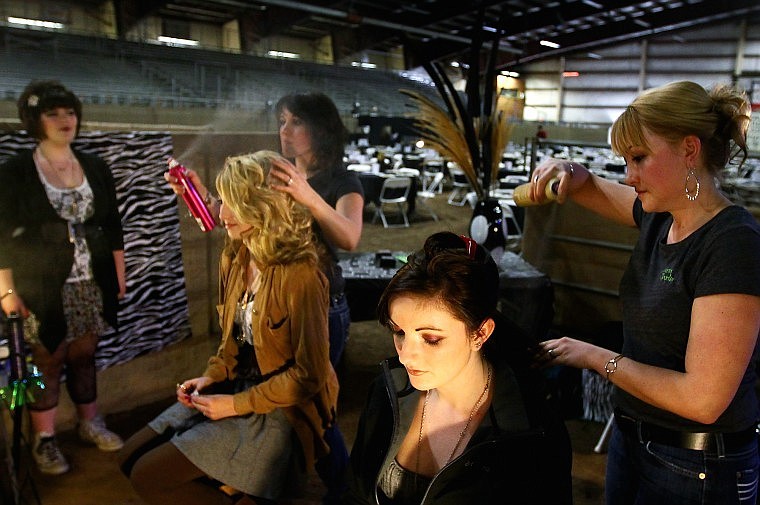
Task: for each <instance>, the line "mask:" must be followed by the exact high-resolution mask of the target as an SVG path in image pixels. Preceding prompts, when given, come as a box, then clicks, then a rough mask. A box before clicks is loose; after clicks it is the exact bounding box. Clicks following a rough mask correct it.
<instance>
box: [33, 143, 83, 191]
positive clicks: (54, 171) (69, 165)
mask: <svg viewBox="0 0 760 505" xmlns="http://www.w3.org/2000/svg"><path fill="white" fill-rule="evenodd" d="M35 152H36V153H38V154H39V161H40V162H41V164H42V165H43V166H46V167H47V169H48V170H47V172H48V173H49V174H50V175H51V176H54V177H55V178H56V179H57V180H58V182H60V183H61V185H62V186H63V188H62V189H68V188H73V187H76V186H77V184H66V181H64V179H63V178H62V174H64V173H68V174H69V176H72V175H73V172H74V156H73V155H72V154H71V153H69V157H68V159H67V160H66V164H64V165H61V166H60V167H54V166H53V164H52V163H51V162H50V160H48V159H47V157H45V155H44V154H43V152H42V149H41V148H40V147H39V146H37V150H36V151H35Z"/></svg>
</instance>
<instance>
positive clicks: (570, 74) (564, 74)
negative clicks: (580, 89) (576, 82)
mask: <svg viewBox="0 0 760 505" xmlns="http://www.w3.org/2000/svg"><path fill="white" fill-rule="evenodd" d="M580 76H581V74H580V72H576V71H568V72H562V77H580Z"/></svg>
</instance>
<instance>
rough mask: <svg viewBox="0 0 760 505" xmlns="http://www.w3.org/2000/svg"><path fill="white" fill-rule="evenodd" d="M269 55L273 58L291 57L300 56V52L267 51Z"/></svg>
mask: <svg viewBox="0 0 760 505" xmlns="http://www.w3.org/2000/svg"><path fill="white" fill-rule="evenodd" d="M267 56H271V57H273V58H289V59H295V58H300V55H299V54H298V53H289V52H287V51H267Z"/></svg>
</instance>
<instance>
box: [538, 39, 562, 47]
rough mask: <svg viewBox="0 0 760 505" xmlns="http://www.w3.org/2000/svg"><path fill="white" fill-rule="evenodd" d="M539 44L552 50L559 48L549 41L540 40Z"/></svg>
mask: <svg viewBox="0 0 760 505" xmlns="http://www.w3.org/2000/svg"><path fill="white" fill-rule="evenodd" d="M539 44H541V45H542V46H546V47H551V48H552V49H557V48H558V47H559V44H557V43H556V42H552V41H550V40H542V41H540V42H539Z"/></svg>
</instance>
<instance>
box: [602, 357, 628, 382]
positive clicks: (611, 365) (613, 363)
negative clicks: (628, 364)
mask: <svg viewBox="0 0 760 505" xmlns="http://www.w3.org/2000/svg"><path fill="white" fill-rule="evenodd" d="M623 358H625V356H623V355H622V354H618V355H617V356H615V357H614V358H612V359H611V360H609V361H608V362H607V363H605V364H604V371H605V372H607V380H610V375H611V374H613V373H615V371H616V370H617V366H618V361H620V360H621V359H623Z"/></svg>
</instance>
